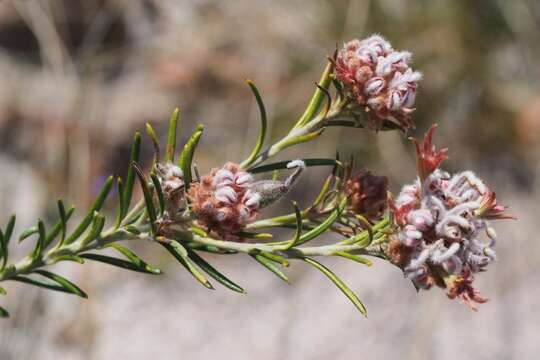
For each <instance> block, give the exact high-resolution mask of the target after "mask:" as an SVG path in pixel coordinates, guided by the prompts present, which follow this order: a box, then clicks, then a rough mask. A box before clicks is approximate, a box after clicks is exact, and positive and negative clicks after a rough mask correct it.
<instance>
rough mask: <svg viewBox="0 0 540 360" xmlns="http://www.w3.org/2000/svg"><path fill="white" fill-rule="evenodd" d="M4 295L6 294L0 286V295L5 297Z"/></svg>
mask: <svg viewBox="0 0 540 360" xmlns="http://www.w3.org/2000/svg"><path fill="white" fill-rule="evenodd" d="M6 294H7V292H6V290H5V289H4V288H3V287H1V286H0V295H6Z"/></svg>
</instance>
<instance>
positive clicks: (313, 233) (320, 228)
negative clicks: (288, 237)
mask: <svg viewBox="0 0 540 360" xmlns="http://www.w3.org/2000/svg"><path fill="white" fill-rule="evenodd" d="M346 206H347V198H343V200H341V202H340V203H339V205H338V207H337V208H336V209H335V210H334V211H332V213H331V214H330V215H329V216H328V217H327V218H326V219H325V220H324V221H323V222H322V223H320V224H319V225H317V226H316V227H315V228H313V229H311V230H309V231H308V232H306V233H305V234H303V235H302V236H301V237H300V239H299V240H298V241H297V242H296V244H295V246H298V245H301V244H304V243H306V242H308V241H310V240H312V239H315V238H316V237H317V236H319V235H320V234H322V233H323V232H325V231H326V230H328V228H330V226H332V224H333V223H334V222H335V221H336V219H337V218H338V217H339V216H340V215H341V213H342V212H343V210H344V209H345V207H346Z"/></svg>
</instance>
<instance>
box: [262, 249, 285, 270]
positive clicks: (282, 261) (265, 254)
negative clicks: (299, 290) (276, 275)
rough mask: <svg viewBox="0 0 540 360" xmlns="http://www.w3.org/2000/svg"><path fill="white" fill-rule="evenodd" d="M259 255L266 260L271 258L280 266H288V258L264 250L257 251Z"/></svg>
mask: <svg viewBox="0 0 540 360" xmlns="http://www.w3.org/2000/svg"><path fill="white" fill-rule="evenodd" d="M259 255H261V256H262V257H265V258H267V259H268V260H272V261H273V262H275V263H278V264H280V265H281V266H284V267H288V266H289V260H287V259H286V258H284V257H283V256H279V255H276V254H272V253H269V252H266V251H261V252H259Z"/></svg>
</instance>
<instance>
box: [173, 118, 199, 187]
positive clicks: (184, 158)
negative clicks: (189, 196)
mask: <svg viewBox="0 0 540 360" xmlns="http://www.w3.org/2000/svg"><path fill="white" fill-rule="evenodd" d="M203 128H204V126H203V125H198V126H197V128H196V129H195V131H194V132H193V134H192V135H191V137H190V138H189V140H188V141H187V143H186V144H185V145H184V148H183V149H182V153H181V154H180V159H179V166H180V168H181V169H182V172H183V173H184V183H185V188H186V191H187V190H189V186H190V184H191V163H192V162H193V154H194V153H195V149H196V147H197V144H199V139H200V138H201V135H202V132H203Z"/></svg>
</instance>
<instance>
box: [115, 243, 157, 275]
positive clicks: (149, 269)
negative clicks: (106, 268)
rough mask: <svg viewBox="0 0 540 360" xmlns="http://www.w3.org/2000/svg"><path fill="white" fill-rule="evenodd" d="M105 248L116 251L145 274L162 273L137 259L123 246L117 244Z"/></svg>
mask: <svg viewBox="0 0 540 360" xmlns="http://www.w3.org/2000/svg"><path fill="white" fill-rule="evenodd" d="M107 247H110V248H112V249H114V250H116V251H118V252H119V253H120V254H122V255H124V256H125V257H126V258H127V259H128V260H129V261H130V262H131V263H132V264H133V265H135V266H137V267H138V268H141V269H144V270H146V272H148V273H151V274H156V275H159V274H161V273H162V271H161V270H160V269H158V268H156V267H154V266H152V265H149V264H148V263H146V262H145V261H144V260H143V259H141V258H140V257H138V256H137V255H136V254H135V253H134V252H133V251H131V250H130V249H128V248H127V247H125V246H122V245H120V244H118V243H111V244H109V245H107Z"/></svg>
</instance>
